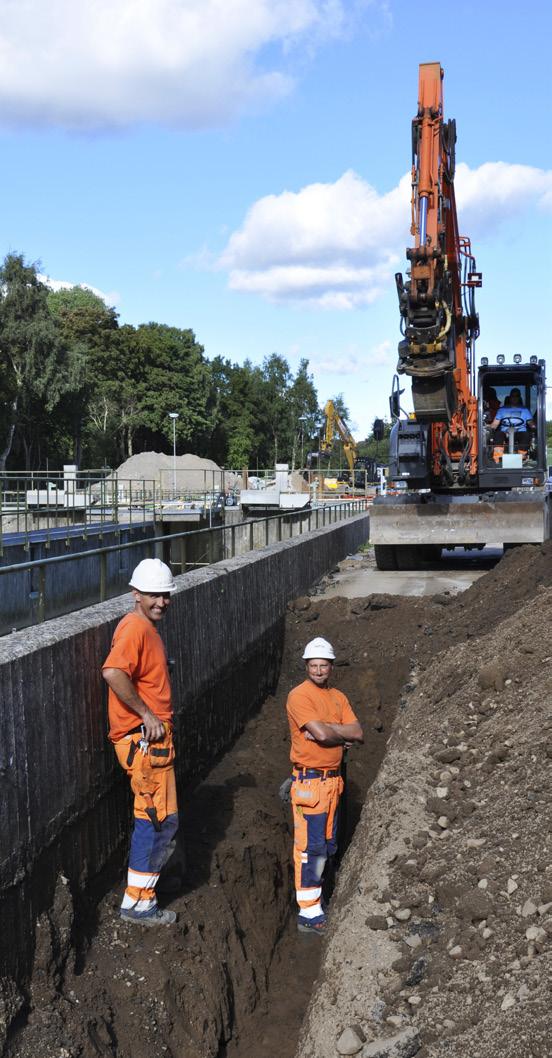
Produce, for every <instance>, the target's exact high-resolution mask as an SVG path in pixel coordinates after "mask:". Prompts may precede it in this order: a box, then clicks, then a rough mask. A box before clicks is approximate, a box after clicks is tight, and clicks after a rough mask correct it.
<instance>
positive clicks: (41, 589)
mask: <svg viewBox="0 0 552 1058" xmlns="http://www.w3.org/2000/svg"><path fill="white" fill-rule="evenodd" d="M38 620H39V621H40V622H42V621H45V620H46V567H45V566H39V567H38Z"/></svg>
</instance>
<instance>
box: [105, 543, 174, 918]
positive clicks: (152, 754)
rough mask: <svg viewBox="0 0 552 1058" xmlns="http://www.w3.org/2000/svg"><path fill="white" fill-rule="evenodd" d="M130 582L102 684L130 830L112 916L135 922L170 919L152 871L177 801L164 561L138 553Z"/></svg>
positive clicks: (166, 845) (163, 854)
mask: <svg viewBox="0 0 552 1058" xmlns="http://www.w3.org/2000/svg"><path fill="white" fill-rule="evenodd" d="M130 587H131V588H132V594H133V596H134V610H133V611H132V612H131V613H128V614H126V616H125V617H123V619H122V621H119V624H118V625H117V627H116V629H115V633H114V636H113V641H112V644H111V650H110V652H109V654H108V656H107V658H106V659H105V661H104V664H103V668H102V672H103V677H104V679H105V681H106V683H107V684H108V686H109V697H108V711H109V738H110V740H111V742H112V743H113V746H114V749H115V753H116V755H117V759H118V761H119V764H120V765H121V766H122V767H123V768H124V769H125V771H126V773H127V775H128V777H129V779H130V785H131V789H132V792H133V794H134V830H133V834H132V840H131V845H130V855H129V866H128V876H127V887H126V890H125V894H124V896H123V902H122V905H121V911H120V915H121V918H122V919H124V920H125V921H127V922H136V923H139V924H140V925H143V926H154V927H155V926H170V925H172V923H174V922H175V921H176V914H175V912H174V911H170V910H169V909H167V908H164V909H161V908H160V907H159V906H158V904H157V897H156V886H157V883H158V881H159V875H160V873H161V870H162V868H163V866H164V865H165V863H166V862H167V860H168V859H169V857H170V855H171V854H172V851H173V849H174V844H175V843H174V837H175V834H176V831H177V829H178V806H177V800H176V781H175V773H174V744H173V737H172V721H173V709H172V702H171V685H170V679H169V667H168V662H167V654H166V651H165V647H164V645H163V641H162V639H161V636H160V635H159V632H158V631H157V625H158V624H159V622H160V621H161V619H162V618H163V616H164V614H165V612H166V610H167V607H168V605H169V603H170V599H171V594H172V593H173V592H174V591H176V584H175V581H174V578H173V575H172V573H171V571H170V569H169V567H168V566H166V565H165V563H164V562H161V560H160V559H158V558H146V559H144V560H143V561H142V562H140V563H139V564H138V566H137V567H136V569H135V570H134V572H133V574H132V577H131V580H130Z"/></svg>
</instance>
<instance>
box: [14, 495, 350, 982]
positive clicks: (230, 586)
mask: <svg viewBox="0 0 552 1058" xmlns="http://www.w3.org/2000/svg"><path fill="white" fill-rule="evenodd" d="M367 532H368V516H367V515H358V516H357V517H355V518H352V519H350V520H349V521H344V522H341V523H339V524H337V525H332V526H331V527H326V528H324V529H320V530H318V531H315V532H313V533H311V534H308V535H304V536H302V537H299V538H296V539H293V540H289V541H286V542H283V543H280V544H275V545H273V546H272V547H268V548H266V549H264V550H262V551H257V552H252V553H250V554H248V555H245V556H242V557H240V558H236V559H233V560H230V561H228V562H225V563H219V564H217V565H216V566H212V567H210V568H208V569H205V570H200V571H197V572H193V573H188V574H187V575H185V576H184V577H182V578H179V579H178V589H179V590H178V592H177V593H176V594H175V596H173V600H172V602H171V609H170V611H169V614H168V616H167V619H166V627H165V632H164V637H165V640H166V643H167V647H168V652H169V656H171V657H172V658H174V660H175V670H174V674H173V686H174V696H175V705H176V728H177V741H178V747H179V759H178V777H179V782H180V784H181V785H182V784H183V783H189V782H192V781H193V780H195V779H197V778H198V777H199V776H200V775H201V774H204V773H205V772H206V771H207V769H208V768H209V766H210V765H212V763H213V762H214V761H215V760H216V758H217V757H218V756H219V755H220V754H222V753H223V752H224V750H225V749H226V748H227V747H228V746H229V745H230V744H231V743H232V741H233V740H234V738H235V737H236V735H237V734H238V733H239V732H240V730H241V729H242V728H243V725H244V723H245V721H246V719H247V717H248V716H249V715H250V714H251V712H252V711H253V710H254V709H255V708H256V707H257V706H258V704H259V703H260V702H261V701H262V700H263V698H264V697H266V695H267V694H268V693H269V692H270V691H271V690H272V689H273V688H274V686H275V684H276V679H277V676H278V671H279V666H280V659H281V650H282V637H283V618H284V614H285V609H286V605H287V603H288V602H289V600H290V599H292V598H294V597H296V596H298V595H300V594H302V593H303V592H305V591H306V590H307V589H308V588H309V587H310V586H311V585H312V584H314V583H315V582H316V581H317V580H318V579H319V578H320V577H321V576H322V575H323V574H324V573H325V572H327V571H328V570H329V569H331V568H332V567H333V566H334V565H335V563H336V562H337V561H338V560H339V559H341V558H343V557H344V555H346V554H347V553H351V552H354V551H355V550H356V549H357V548H358V547H359V545H360V544H361V543H362V542H363V541H364V540H365V539H366V536H367ZM129 602H130V600H129V597H128V596H125V597H124V598H119V599H115V600H112V601H109V602H106V603H103V604H101V605H97V606H93V607H89V608H87V609H85V610H80V611H78V612H75V613H73V614H71V615H67V616H65V617H60V618H57V619H56V620H54V621H50V622H47V623H46V624H44V625H41V626H35V627H34V628H31V629H28V630H26V631H24V632H17V633H14V634H13V635H11V636H7V637H5V638H4V639H3V640H1V641H0V721H1V724H2V732H3V737H2V740H0V773H1V774H2V776H3V779H4V782H3V790H4V812H3V813H2V817H1V821H0V929H1V930H2V940H3V943H2V947H1V963H0V973H3V974H5V975H9V976H12V977H14V978H15V979H16V980H17V981H18V983H24V982H25V980H26V979H27V977H28V973H29V970H30V966H31V962H32V953H33V948H34V930H35V922H36V919H37V916H38V915H39V914H40V913H41V912H42V911H44V910H45V909H47V908H48V907H49V906H50V905H51V902H52V899H53V894H54V890H55V884H56V879H57V877H58V875H59V874H60V873H61V874H63V875H64V876H65V877H66V878H68V879H69V884H70V886H71V890H72V892H73V895H74V896H76V897H77V906H78V904H79V903H82V899H83V895H84V894H86V893H88V894H89V893H90V890H91V885H92V883H97V881H98V877H99V875H100V874H101V872H102V871H104V870H106V869H107V870H109V869H110V868H111V869H113V866H114V865H116V864H117V863H119V862H120V861H121V858H122V855H123V853H124V851H125V846H126V840H127V836H128V810H129V809H128V805H129V802H128V791H127V787H126V783H125V782H124V781H122V779H123V778H124V777H123V776H122V772H119V771H118V770H116V769H115V764H114V755H113V753H112V750H111V748H110V747H109V745H108V743H107V740H106V714H105V695H104V687H103V683H102V680H101V677H100V672H99V669H100V665H101V661H102V660H103V658H104V657H105V656H106V654H107V652H108V649H109V643H110V640H111V636H112V633H113V629H114V627H115V625H116V623H117V621H118V620H119V619H120V618H121V616H122V615H123V614H124V613H125V612H126V611H127V610H128V608H129Z"/></svg>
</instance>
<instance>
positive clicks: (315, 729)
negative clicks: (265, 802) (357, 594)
mask: <svg viewBox="0 0 552 1058" xmlns="http://www.w3.org/2000/svg"><path fill="white" fill-rule="evenodd" d="M303 658H304V660H305V662H306V670H307V678H306V680H305V681H304V682H303V683H301V684H299V686H298V687H294V688H293V690H292V691H290V693H289V696H288V700H287V705H286V708H287V713H288V720H289V727H290V733H291V754H290V756H291V761H292V764H293V780H292V785H291V803H292V806H293V825H294V847H293V860H294V865H295V889H296V898H297V903H298V905H299V915H298V918H297V928H298V929H299V930H300V931H301V932H303V933H323V932H324V930H325V929H326V915H325V913H324V909H323V907H322V902H321V901H322V873H323V871H324V867H325V865H326V861H327V859H328V857H329V856H334V855H335V853H336V851H337V840H336V837H337V823H338V806H339V799H340V797H341V794H342V791H343V779H342V777H341V773H340V769H341V762H342V760H343V751H344V749H346V748H348V747H349V746H350V745H352V743H353V742H362V741H363V734H362V728H361V726H360V724H359V722H358V720H357V718H356V716H355V714H354V713H353V710H352V709H351V706H350V703H349V700H348V698H346V697H345V695H344V694H343V693H342V692H341V691H338V690H337V689H336V688H335V687H329V686H328V681H329V679H330V676H331V674H332V669H333V663H334V660H335V653H334V649H333V647H332V645H331V643H328V641H327V640H326V639H322V638H318V639H313V640H311V642H310V643H307V645H306V647H305V651H304V654H303Z"/></svg>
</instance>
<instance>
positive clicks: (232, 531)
mask: <svg viewBox="0 0 552 1058" xmlns="http://www.w3.org/2000/svg"><path fill="white" fill-rule="evenodd" d="M235 557H236V526H235V525H233V524H232V525H231V526H230V558H235Z"/></svg>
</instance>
